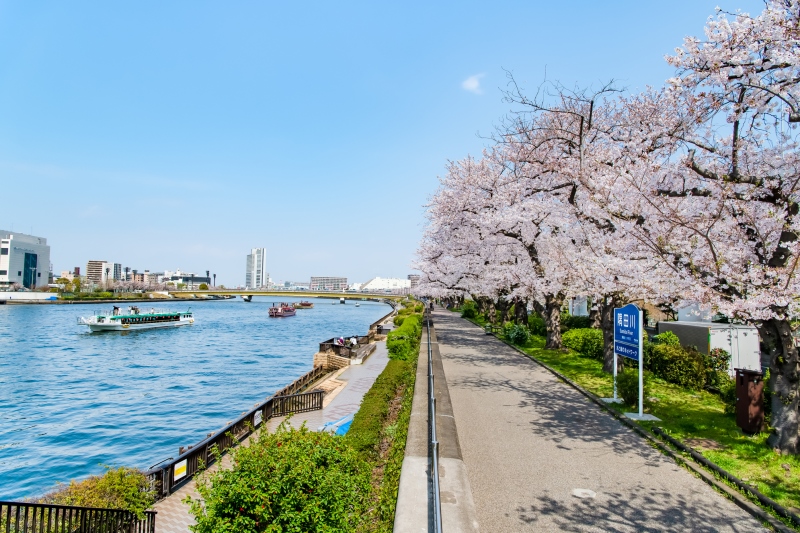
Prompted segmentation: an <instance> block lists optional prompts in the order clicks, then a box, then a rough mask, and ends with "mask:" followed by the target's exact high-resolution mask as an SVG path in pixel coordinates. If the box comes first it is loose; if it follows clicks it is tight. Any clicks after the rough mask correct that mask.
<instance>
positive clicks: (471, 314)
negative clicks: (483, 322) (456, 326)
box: [461, 304, 478, 320]
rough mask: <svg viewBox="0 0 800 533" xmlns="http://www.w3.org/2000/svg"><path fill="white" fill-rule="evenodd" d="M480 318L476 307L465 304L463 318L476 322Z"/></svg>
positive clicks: (462, 312)
mask: <svg viewBox="0 0 800 533" xmlns="http://www.w3.org/2000/svg"><path fill="white" fill-rule="evenodd" d="M477 316H478V311H477V310H476V309H475V305H474V304H472V305H469V304H464V307H463V308H461V317H462V318H471V319H473V320H475V318H476V317H477Z"/></svg>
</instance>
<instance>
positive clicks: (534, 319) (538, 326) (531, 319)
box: [528, 313, 547, 337]
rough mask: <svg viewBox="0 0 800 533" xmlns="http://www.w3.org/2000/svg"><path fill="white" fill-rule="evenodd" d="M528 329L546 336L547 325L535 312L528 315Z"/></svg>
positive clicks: (534, 333)
mask: <svg viewBox="0 0 800 533" xmlns="http://www.w3.org/2000/svg"><path fill="white" fill-rule="evenodd" d="M528 329H530V330H531V333H532V334H533V335H538V336H540V337H546V336H547V325H545V323H544V319H543V318H542V317H540V316H539V315H537V314H535V313H532V314H530V315H528Z"/></svg>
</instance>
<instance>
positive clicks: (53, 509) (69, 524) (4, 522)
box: [0, 501, 156, 533]
mask: <svg viewBox="0 0 800 533" xmlns="http://www.w3.org/2000/svg"><path fill="white" fill-rule="evenodd" d="M155 530H156V512H155V511H145V513H144V517H143V518H141V519H139V518H137V517H136V515H135V514H134V513H132V512H130V511H125V510H122V509H98V508H94V507H75V506H71V505H52V504H46V503H25V502H6V501H0V532H3V533H67V532H70V533H73V532H74V533H155Z"/></svg>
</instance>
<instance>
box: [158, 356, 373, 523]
mask: <svg viewBox="0 0 800 533" xmlns="http://www.w3.org/2000/svg"><path fill="white" fill-rule="evenodd" d="M388 362H389V357H388V352H387V351H386V342H385V341H383V342H378V343H376V348H375V351H374V352H373V353H372V355H370V356H369V357H368V358H367V360H366V361H364V363H363V364H361V365H350V366H349V367H347V368H345V369H344V371H343V372H342V373H341V374H339V375H338V376H336V377H335V379H336V380H337V381H341V382H343V384H344V386H343V387H342V386H340V387H335V388H333V389H332V390H331V393H330V395H329V396H328V397H326V398H325V401H324V402H323V405H324V407H323V409H322V410H321V411H311V412H309V413H301V414H298V415H295V416H293V417H292V419H291V424H292V426H293V427H300V426H301V425H302V424H303V422H305V423H306V427H308V428H309V429H312V430H314V431H316V430H317V428H319V427H320V426H321V425H322V424H324V423H325V422H332V421H335V420H339V419H340V418H342V417H344V416H347V415H349V414H350V413H354V412H356V411H357V410H358V408H359V406H360V405H361V400H362V399H363V398H364V394H366V392H367V391H368V390H369V389H370V387H372V384H373V383H374V382H375V378H377V377H378V375H379V374H380V373H381V372H383V369H384V368H385V367H386V363H388ZM284 418H285V417H280V418H273V419H270V420H269V421H268V422H267V428H268V430H269V431H275V429H276V428H277V427H278V425H279V424H280V423H281V422H282V421H283V420H284ZM245 443H247V439H246V440H245ZM221 463H222V467H228V466H230V462H229V456H227V455H226V456H225V457H223V459H222V461H221ZM215 468H219V464H216V465H212V466H211V467H210V470H211V469H215ZM186 496H191V497H192V498H198V497H199V494H197V491H196V489H195V482H194V480H191V481H189V482H188V483H187V484H186V485H184V486H183V487H181V488H180V489H179V490H178V491H176V492H174V493H173V494H171V495H170V496H169V497H167V498H165V499H163V500H161V501H160V502H158V503H156V505H155V510H156V511H158V515H156V533H187V532H188V531H189V526H190V525H192V524H194V517H192V516H191V515H190V514H189V506H188V505H186V504H184V503H183V502H182V500H183V499H184V498H186Z"/></svg>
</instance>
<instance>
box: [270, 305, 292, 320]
mask: <svg viewBox="0 0 800 533" xmlns="http://www.w3.org/2000/svg"><path fill="white" fill-rule="evenodd" d="M296 313H297V311H296V310H295V308H294V307H292V306H291V305H289V304H287V303H281V304H280V305H277V306H273V307H270V308H269V316H271V317H273V318H281V317H284V316H294V315H295V314H296Z"/></svg>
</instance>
